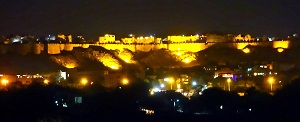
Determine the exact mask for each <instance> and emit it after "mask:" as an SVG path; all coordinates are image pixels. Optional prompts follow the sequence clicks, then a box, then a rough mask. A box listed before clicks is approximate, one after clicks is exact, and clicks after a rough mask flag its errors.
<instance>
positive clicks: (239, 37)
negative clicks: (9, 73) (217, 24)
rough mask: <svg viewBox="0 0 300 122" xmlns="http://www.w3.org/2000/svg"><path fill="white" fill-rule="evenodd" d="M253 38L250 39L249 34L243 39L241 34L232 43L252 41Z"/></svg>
mask: <svg viewBox="0 0 300 122" xmlns="http://www.w3.org/2000/svg"><path fill="white" fill-rule="evenodd" d="M254 39H255V38H252V37H251V35H250V34H247V35H245V36H244V37H242V35H241V34H239V35H237V36H235V37H234V41H246V42H248V41H254Z"/></svg>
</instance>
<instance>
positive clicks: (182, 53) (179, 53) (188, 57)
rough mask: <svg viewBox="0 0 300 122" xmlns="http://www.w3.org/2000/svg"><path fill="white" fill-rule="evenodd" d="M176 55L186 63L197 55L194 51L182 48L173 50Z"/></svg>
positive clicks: (193, 59)
mask: <svg viewBox="0 0 300 122" xmlns="http://www.w3.org/2000/svg"><path fill="white" fill-rule="evenodd" d="M173 54H174V56H175V57H176V59H177V60H178V61H181V62H184V63H190V62H192V61H195V60H196V56H195V54H194V53H192V52H185V51H182V50H180V49H178V50H177V51H174V52H173Z"/></svg>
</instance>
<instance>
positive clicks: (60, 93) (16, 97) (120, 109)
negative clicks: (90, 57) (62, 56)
mask: <svg viewBox="0 0 300 122" xmlns="http://www.w3.org/2000/svg"><path fill="white" fill-rule="evenodd" d="M148 89H149V84H148V83H145V82H141V81H135V82H134V83H132V84H131V85H128V86H120V88H117V89H115V90H113V91H109V92H108V91H106V90H105V89H104V88H102V87H100V86H93V85H91V86H88V87H85V88H83V89H80V90H79V89H72V88H68V87H62V86H58V85H55V84H49V85H47V86H45V85H43V84H41V83H40V82H39V81H36V82H34V83H33V84H31V85H29V86H22V85H20V84H12V85H11V87H9V88H7V90H6V91H1V92H0V108H1V109H0V112H1V121H295V120H296V121H297V120H299V119H300V118H299V116H298V115H299V114H300V105H299V102H300V101H299V98H298V97H299V96H300V92H299V89H300V79H297V80H294V81H292V82H291V84H289V85H286V86H284V87H283V88H281V89H279V90H278V91H276V92H275V94H274V95H270V94H269V93H265V92H261V91H258V90H256V89H255V87H252V88H250V89H248V90H247V91H246V94H245V96H243V97H240V96H238V95H237V94H236V93H235V92H234V91H233V92H227V91H223V90H221V89H218V88H210V89H207V90H205V91H203V94H202V95H196V96H193V97H191V99H190V100H188V99H187V98H185V97H183V96H182V95H181V94H179V93H176V92H173V91H167V92H165V93H164V92H161V93H156V94H154V95H149V91H148ZM78 96H81V97H82V98H83V99H82V103H81V104H78V103H74V97H78ZM55 101H58V102H57V104H56V102H55ZM63 103H66V104H67V105H68V107H63ZM140 107H143V108H148V109H152V110H155V114H154V115H146V114H145V113H143V112H141V111H140V109H139V108H140ZM178 110H181V112H180V111H178Z"/></svg>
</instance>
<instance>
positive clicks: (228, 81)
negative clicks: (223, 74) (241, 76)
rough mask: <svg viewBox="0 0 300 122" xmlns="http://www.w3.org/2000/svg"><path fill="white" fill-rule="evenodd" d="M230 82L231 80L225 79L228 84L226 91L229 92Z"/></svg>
mask: <svg viewBox="0 0 300 122" xmlns="http://www.w3.org/2000/svg"><path fill="white" fill-rule="evenodd" d="M230 82H231V79H230V78H228V79H227V83H228V91H230Z"/></svg>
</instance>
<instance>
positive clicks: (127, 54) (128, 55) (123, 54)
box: [118, 51, 135, 63]
mask: <svg viewBox="0 0 300 122" xmlns="http://www.w3.org/2000/svg"><path fill="white" fill-rule="evenodd" d="M118 56H119V57H120V58H121V59H122V60H123V61H125V62H126V63H135V61H134V60H132V57H133V55H132V54H131V53H130V52H128V51H123V52H121V53H119V55H118Z"/></svg>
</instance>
